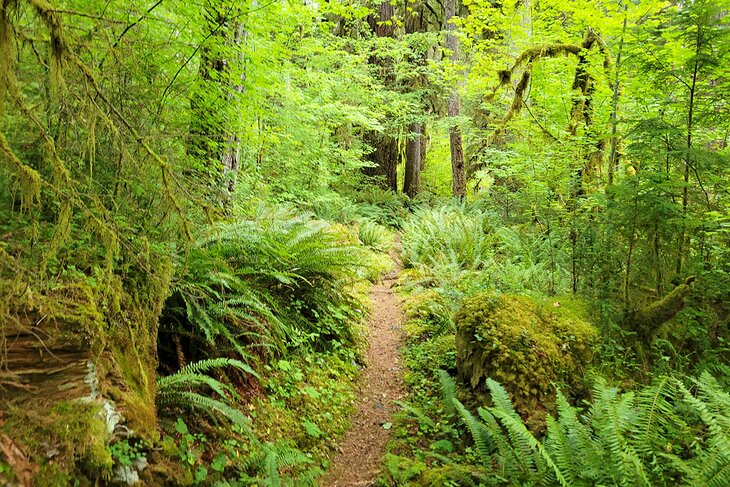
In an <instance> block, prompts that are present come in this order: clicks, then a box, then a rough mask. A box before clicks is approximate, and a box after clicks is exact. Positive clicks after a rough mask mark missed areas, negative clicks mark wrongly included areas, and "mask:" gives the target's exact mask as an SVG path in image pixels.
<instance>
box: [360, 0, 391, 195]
mask: <svg viewBox="0 0 730 487" xmlns="http://www.w3.org/2000/svg"><path fill="white" fill-rule="evenodd" d="M393 13H394V12H393V4H391V3H390V1H389V0H385V1H383V2H381V3H380V5H378V10H377V13H376V14H375V15H371V16H370V17H368V19H367V20H368V24H369V25H370V28H371V29H372V31H373V32H374V33H375V35H376V36H378V37H393V36H394V35H395V18H394V17H393ZM370 63H371V64H373V65H375V66H378V68H379V71H380V78H381V79H382V80H383V83H384V84H385V86H386V87H389V86H391V85H392V84H393V83H394V81H395V78H394V74H393V66H391V65H390V62H389V61H387V60H383V59H379V58H377V57H376V56H371V58H370ZM365 142H366V143H367V144H368V145H369V146H370V147H372V149H373V151H372V152H371V153H370V154H368V156H367V159H368V160H369V161H370V162H371V163H372V164H373V166H372V167H366V168H365V169H364V173H365V174H366V175H367V176H375V177H379V178H380V184H381V185H382V186H383V187H385V188H388V189H390V190H391V191H394V192H398V176H397V170H398V139H397V138H395V137H393V136H391V135H389V134H387V133H384V132H377V131H369V132H368V133H367V134H366V135H365Z"/></svg>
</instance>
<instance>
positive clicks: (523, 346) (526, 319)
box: [455, 292, 598, 418]
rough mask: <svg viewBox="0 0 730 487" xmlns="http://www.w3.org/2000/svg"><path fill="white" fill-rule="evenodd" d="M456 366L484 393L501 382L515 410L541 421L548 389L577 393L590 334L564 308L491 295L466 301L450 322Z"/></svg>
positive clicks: (588, 356)
mask: <svg viewBox="0 0 730 487" xmlns="http://www.w3.org/2000/svg"><path fill="white" fill-rule="evenodd" d="M455 323H456V349H457V366H458V370H459V374H460V375H461V377H462V378H463V379H464V381H465V382H467V383H468V384H470V385H471V386H472V388H474V389H476V390H477V391H479V392H486V389H487V388H486V386H487V379H489V378H493V379H495V380H497V381H499V382H501V383H502V384H503V385H504V387H505V388H506V389H507V390H508V391H509V393H510V394H511V395H512V397H513V399H514V402H515V406H516V407H517V409H518V410H519V411H520V412H521V413H522V414H526V415H536V418H539V417H541V416H544V412H545V406H546V405H549V404H551V403H552V402H553V401H554V399H555V392H554V387H553V385H554V384H555V383H558V384H566V385H568V386H569V388H570V390H571V391H573V392H574V393H575V392H576V391H580V389H581V382H580V381H581V377H582V375H583V374H582V368H583V367H584V366H585V365H586V364H587V363H588V362H589V361H590V359H591V344H592V343H594V342H595V340H596V338H597V337H598V332H597V331H596V329H595V328H594V327H593V326H592V325H591V324H590V323H588V321H586V320H585V319H584V318H583V317H581V316H580V313H578V312H577V311H574V310H573V309H572V307H570V306H562V305H560V301H555V302H554V303H541V302H538V301H536V300H535V299H533V298H530V297H527V296H513V295H501V296H500V295H497V294H494V293H491V292H484V293H479V294H476V295H474V296H472V297H470V298H468V299H466V300H465V301H464V303H463V305H462V307H461V309H460V310H459V311H458V313H457V314H456V317H455Z"/></svg>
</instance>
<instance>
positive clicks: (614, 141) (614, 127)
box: [608, 16, 627, 186]
mask: <svg viewBox="0 0 730 487" xmlns="http://www.w3.org/2000/svg"><path fill="white" fill-rule="evenodd" d="M626 20H627V17H626V16H624V23H623V27H622V28H621V40H620V41H619V44H618V53H617V54H616V74H615V76H614V80H613V98H612V99H611V152H610V155H609V157H608V185H609V186H611V185H613V179H614V175H615V174H616V169H617V168H618V97H619V93H620V90H619V86H620V78H619V73H620V70H621V54H622V51H623V47H624V36H625V35H626Z"/></svg>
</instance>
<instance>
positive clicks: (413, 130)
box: [403, 123, 423, 198]
mask: <svg viewBox="0 0 730 487" xmlns="http://www.w3.org/2000/svg"><path fill="white" fill-rule="evenodd" d="M408 129H409V131H410V134H409V136H408V141H407V142H406V170H405V178H404V180H403V192H404V193H405V194H407V195H408V196H409V197H411V198H413V197H415V196H416V195H417V194H418V190H419V186H420V178H421V146H422V144H423V136H422V134H421V126H420V124H418V123H412V124H411V125H410V126H409V127H408Z"/></svg>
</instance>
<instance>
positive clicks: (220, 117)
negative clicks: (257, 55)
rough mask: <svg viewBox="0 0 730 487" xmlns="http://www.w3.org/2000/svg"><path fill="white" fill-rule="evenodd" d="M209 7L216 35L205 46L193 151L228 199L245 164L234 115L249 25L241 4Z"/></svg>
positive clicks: (193, 103) (196, 100)
mask: <svg viewBox="0 0 730 487" xmlns="http://www.w3.org/2000/svg"><path fill="white" fill-rule="evenodd" d="M205 8H206V16H207V18H208V25H209V29H210V39H209V40H208V42H207V43H206V44H205V46H204V48H203V49H202V50H201V62H200V86H199V87H198V89H197V90H196V92H194V93H193V95H192V97H191V106H192V110H193V120H194V121H193V123H192V125H191V128H190V135H191V137H190V139H191V140H190V145H189V152H190V154H191V155H192V156H194V157H195V158H197V159H198V160H199V161H201V162H202V163H203V165H204V167H205V168H206V169H205V172H206V173H207V174H206V175H207V176H208V178H209V179H210V184H211V185H213V186H214V187H215V188H216V189H217V191H216V193H218V194H219V199H221V200H223V201H225V200H226V199H227V198H228V194H230V193H231V192H233V191H234V190H235V187H236V178H237V175H238V169H239V166H240V152H241V140H240V137H239V135H238V132H237V128H236V127H235V123H233V124H232V123H231V120H235V117H236V116H237V114H238V109H237V107H238V103H237V100H238V99H239V98H240V96H241V94H242V93H243V80H244V76H245V73H244V65H243V57H242V55H241V49H242V46H243V43H244V40H245V38H246V30H245V28H244V24H243V21H242V15H241V12H240V10H239V9H225V8H223V7H221V6H220V5H217V4H216V3H214V2H212V1H209V2H207V4H206V7H205Z"/></svg>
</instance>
